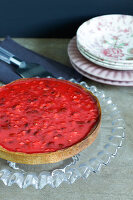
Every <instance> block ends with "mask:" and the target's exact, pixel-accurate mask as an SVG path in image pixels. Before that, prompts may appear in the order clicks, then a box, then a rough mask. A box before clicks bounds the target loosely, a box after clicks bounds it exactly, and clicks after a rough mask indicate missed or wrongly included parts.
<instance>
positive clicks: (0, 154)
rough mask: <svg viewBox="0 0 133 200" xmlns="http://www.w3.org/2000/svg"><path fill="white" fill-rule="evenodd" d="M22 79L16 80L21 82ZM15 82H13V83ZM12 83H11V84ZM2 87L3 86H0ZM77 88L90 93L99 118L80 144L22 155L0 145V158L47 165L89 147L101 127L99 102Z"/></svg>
mask: <svg viewBox="0 0 133 200" xmlns="http://www.w3.org/2000/svg"><path fill="white" fill-rule="evenodd" d="M21 80H24V79H19V80H16V81H17V82H18V81H21ZM25 80H26V79H25ZM13 82H15V81H13ZM13 82H12V83H13ZM10 84H11V83H10ZM72 84H74V85H75V83H72ZM76 85H78V84H76ZM1 87H3V86H1ZM78 87H80V88H82V89H84V90H85V91H86V92H88V93H90V94H91V95H92V96H93V98H94V99H95V100H96V104H97V107H98V111H99V117H98V120H97V122H96V124H95V126H94V127H93V129H92V130H91V131H90V132H89V133H88V135H87V136H86V137H85V138H84V139H83V140H82V141H80V142H78V143H76V144H74V145H72V146H70V147H68V148H64V149H61V150H57V151H55V152H45V153H23V152H13V151H9V150H7V149H5V148H3V147H2V146H1V145H0V158H3V159H5V160H8V161H11V162H15V163H21V164H30V165H36V164H47V163H56V162H59V161H61V160H65V159H67V158H70V157H72V156H74V155H76V154H78V153H80V152H81V151H82V150H84V149H86V148H87V147H88V146H89V145H91V144H92V143H93V142H94V140H95V139H96V137H97V135H98V133H99V130H100V125H101V107H100V103H99V100H98V99H97V97H95V96H94V95H93V94H92V93H91V92H90V91H88V90H87V89H85V88H84V87H82V86H80V85H78Z"/></svg>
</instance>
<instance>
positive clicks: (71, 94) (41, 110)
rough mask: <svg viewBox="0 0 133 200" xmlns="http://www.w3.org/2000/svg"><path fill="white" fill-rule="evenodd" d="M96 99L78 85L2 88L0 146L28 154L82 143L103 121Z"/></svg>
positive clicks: (35, 82) (42, 81)
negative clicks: (100, 119) (101, 120)
mask: <svg viewBox="0 0 133 200" xmlns="http://www.w3.org/2000/svg"><path fill="white" fill-rule="evenodd" d="M100 114H101V113H100V110H99V105H98V103H97V100H96V98H94V96H93V95H92V94H91V93H90V92H88V91H87V90H85V89H83V88H82V87H81V86H78V85H77V84H73V83H71V82H69V81H65V80H58V79H54V78H30V79H21V80H19V81H15V82H12V83H10V84H8V85H5V86H3V87H1V88H0V146H2V147H3V148H4V149H6V150H8V151H12V152H22V153H26V154H33V153H47V152H56V151H58V150H62V149H66V148H68V147H71V146H73V145H74V144H76V143H79V142H80V141H82V140H83V139H84V138H85V137H87V136H88V134H89V133H91V131H92V130H93V129H94V128H95V126H96V124H97V123H98V121H99V118H100Z"/></svg>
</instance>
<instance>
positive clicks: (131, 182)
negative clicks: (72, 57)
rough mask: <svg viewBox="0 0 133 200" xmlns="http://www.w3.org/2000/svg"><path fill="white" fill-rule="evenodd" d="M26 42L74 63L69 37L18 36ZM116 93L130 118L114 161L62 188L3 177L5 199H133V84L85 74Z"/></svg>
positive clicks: (0, 187) (110, 93)
mask: <svg viewBox="0 0 133 200" xmlns="http://www.w3.org/2000/svg"><path fill="white" fill-rule="evenodd" d="M16 41H17V42H18V43H20V44H22V45H23V46H25V47H27V48H29V49H32V50H33V51H36V52H38V53H40V54H42V55H45V56H47V57H49V58H53V59H55V60H57V61H59V62H61V63H64V64H66V65H68V66H71V64H70V63H69V59H68V55H67V45H68V42H69V39H16ZM84 80H85V81H86V82H87V83H88V84H89V85H95V86H96V87H97V88H98V89H100V90H104V92H105V94H106V95H107V96H110V97H112V100H113V102H114V103H115V104H117V105H118V107H119V110H121V112H122V116H123V118H124V119H125V122H126V138H125V142H124V146H123V147H122V148H121V149H120V151H119V153H118V155H117V156H116V157H115V158H114V159H113V160H112V162H111V163H110V164H109V165H108V166H106V167H103V168H102V170H101V172H100V174H98V175H97V174H92V175H90V176H89V177H88V179H87V181H85V180H83V179H79V180H77V181H76V182H75V183H73V184H72V185H69V184H66V183H63V184H61V185H60V186H59V187H58V188H56V189H52V188H51V187H49V186H47V187H45V188H44V189H42V190H35V189H34V188H33V187H28V188H26V189H20V188H19V187H18V186H17V185H13V186H11V187H7V186H5V185H4V184H3V182H2V181H0V199H1V200H12V199H13V200H18V199H20V200H29V199H32V200H34V199H38V200H44V199H45V200H49V199H53V200H65V199H73V200H89V199H90V200H93V199H94V200H99V199H103V200H105V199H108V200H128V199H133V87H117V86H110V85H105V84H100V83H96V82H94V81H91V80H89V79H86V78H84Z"/></svg>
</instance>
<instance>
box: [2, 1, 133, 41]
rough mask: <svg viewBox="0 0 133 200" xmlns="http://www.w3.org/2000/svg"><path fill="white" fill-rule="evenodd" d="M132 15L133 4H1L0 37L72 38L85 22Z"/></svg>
mask: <svg viewBox="0 0 133 200" xmlns="http://www.w3.org/2000/svg"><path fill="white" fill-rule="evenodd" d="M104 14H129V15H133V0H65V1H64V0H2V1H1V0H0V37H5V36H7V35H10V36H11V37H57V38H64V37H68V38H70V37H72V36H74V35H75V33H76V30H77V28H78V26H79V25H80V24H81V23H83V22H84V21H86V20H88V19H90V18H92V17H95V16H98V15H104Z"/></svg>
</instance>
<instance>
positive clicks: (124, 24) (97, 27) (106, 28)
mask: <svg viewBox="0 0 133 200" xmlns="http://www.w3.org/2000/svg"><path fill="white" fill-rule="evenodd" d="M76 36H77V46H78V47H80V49H83V50H84V51H85V52H87V53H88V54H89V55H90V57H94V58H95V59H98V61H99V62H103V63H104V62H105V63H109V64H113V65H120V66H122V68H125V70H127V68H130V69H129V70H131V67H132V69H133V16H129V15H119V14H115V15H113V14H112V15H104V16H99V17H95V18H92V19H90V20H88V21H86V22H84V23H83V24H82V25H81V26H80V27H79V28H78V30H77V34H76ZM80 52H81V53H82V51H80ZM88 59H89V58H88ZM125 64H128V65H125ZM128 66H129V67H128ZM122 70H123V69H122Z"/></svg>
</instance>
